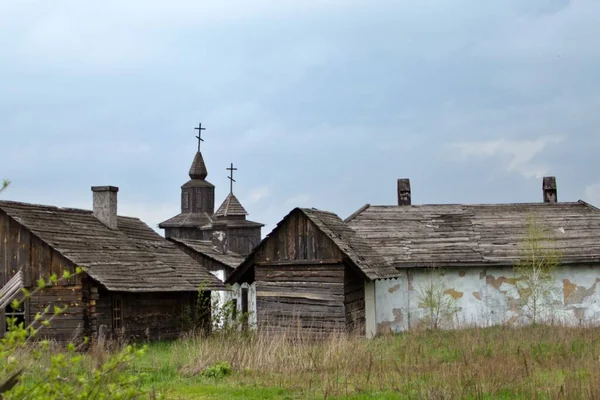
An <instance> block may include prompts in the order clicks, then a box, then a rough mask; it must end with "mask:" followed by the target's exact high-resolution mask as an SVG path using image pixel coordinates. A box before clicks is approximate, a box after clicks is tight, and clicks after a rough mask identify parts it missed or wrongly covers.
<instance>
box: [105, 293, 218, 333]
mask: <svg viewBox="0 0 600 400" xmlns="http://www.w3.org/2000/svg"><path fill="white" fill-rule="evenodd" d="M196 300H197V294H196V293H192V292H167V293H165V292H157V293H125V292H108V291H106V290H101V291H99V298H98V301H97V303H96V304H97V305H96V312H97V321H98V326H99V327H100V326H101V325H104V328H99V329H100V330H102V329H105V330H106V332H107V335H108V336H111V337H113V338H123V339H126V340H168V339H175V338H178V337H179V336H180V335H181V334H182V332H184V331H185V329H186V326H187V325H189V324H191V323H192V320H191V318H192V316H191V314H192V310H193V309H194V307H195V306H196ZM207 318H210V313H209V315H208V317H207V316H204V319H205V320H206V319H207Z"/></svg>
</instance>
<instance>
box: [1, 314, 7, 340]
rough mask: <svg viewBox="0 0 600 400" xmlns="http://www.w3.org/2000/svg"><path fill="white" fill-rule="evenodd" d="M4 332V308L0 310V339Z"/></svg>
mask: <svg viewBox="0 0 600 400" xmlns="http://www.w3.org/2000/svg"><path fill="white" fill-rule="evenodd" d="M5 332H6V318H5V316H4V308H0V339H1V338H3V337H4V334H5Z"/></svg>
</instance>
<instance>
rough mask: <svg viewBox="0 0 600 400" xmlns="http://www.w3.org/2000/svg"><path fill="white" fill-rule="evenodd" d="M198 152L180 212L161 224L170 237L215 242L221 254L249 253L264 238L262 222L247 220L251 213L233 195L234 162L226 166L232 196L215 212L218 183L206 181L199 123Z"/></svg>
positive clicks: (243, 254) (242, 254) (214, 245)
mask: <svg viewBox="0 0 600 400" xmlns="http://www.w3.org/2000/svg"><path fill="white" fill-rule="evenodd" d="M195 129H196V130H198V131H199V135H198V136H197V139H198V151H197V152H196V156H195V157H194V161H193V162H192V166H191V168H190V172H189V175H190V180H189V181H187V182H186V183H185V184H184V185H183V186H181V213H180V214H178V215H176V216H174V217H173V218H170V219H168V220H166V221H163V222H161V223H160V224H159V225H158V226H159V227H160V228H161V229H164V230H165V237H166V238H167V239H186V240H203V241H209V240H210V241H212V243H213V246H212V247H213V248H214V249H216V250H217V251H218V252H219V253H227V252H234V253H237V254H239V255H241V256H246V255H248V254H250V252H251V251H252V249H254V247H255V246H257V245H258V243H259V242H260V240H261V228H262V227H263V226H264V225H263V224H261V223H258V222H254V221H250V220H248V219H247V218H246V217H247V216H248V213H247V212H246V210H245V209H244V207H243V206H242V204H241V203H240V201H239V200H238V199H237V197H236V196H235V195H234V194H233V183H234V182H235V180H234V179H233V172H234V171H237V168H234V167H233V164H231V167H230V168H227V170H228V171H230V172H231V175H230V176H229V180H230V186H229V195H227V197H226V198H225V201H224V202H223V204H221V206H220V207H219V209H218V210H217V212H215V186H214V185H213V184H212V183H210V182H209V181H207V180H206V177H207V176H208V171H207V169H206V164H205V163H204V158H203V157H202V153H201V152H200V145H201V143H202V142H203V141H204V140H203V139H202V131H203V130H205V128H202V124H200V125H199V126H198V127H197V128H195Z"/></svg>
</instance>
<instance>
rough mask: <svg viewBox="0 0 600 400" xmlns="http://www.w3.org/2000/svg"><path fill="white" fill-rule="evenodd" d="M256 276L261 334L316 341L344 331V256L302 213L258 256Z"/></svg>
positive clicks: (284, 225)
mask: <svg viewBox="0 0 600 400" xmlns="http://www.w3.org/2000/svg"><path fill="white" fill-rule="evenodd" d="M254 274H255V277H254V280H255V282H256V308H257V322H258V328H259V329H267V330H269V331H272V332H277V333H281V332H282V331H292V332H295V331H297V330H300V331H302V333H303V334H310V335H315V336H322V335H327V334H329V333H332V332H343V331H345V330H346V325H347V323H346V311H345V307H344V302H345V300H344V297H345V285H344V276H345V265H344V262H343V254H342V252H341V251H340V250H339V248H338V247H337V246H336V245H335V244H334V243H333V242H332V241H331V240H330V239H329V238H328V237H327V236H326V235H324V234H323V233H322V232H321V231H320V230H319V229H318V228H317V227H316V226H315V225H314V224H313V222H312V221H310V220H309V219H308V218H307V217H306V215H305V214H303V213H302V212H300V211H298V212H296V213H293V214H291V215H290V216H289V217H288V218H287V219H286V220H284V221H283V222H281V223H280V225H279V226H278V228H277V229H276V230H275V231H274V232H273V233H272V234H271V236H270V238H269V240H267V241H266V242H265V243H264V244H263V246H262V247H261V248H259V249H258V250H257V251H256V258H255V265H254Z"/></svg>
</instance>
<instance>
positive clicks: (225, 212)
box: [214, 193, 248, 217]
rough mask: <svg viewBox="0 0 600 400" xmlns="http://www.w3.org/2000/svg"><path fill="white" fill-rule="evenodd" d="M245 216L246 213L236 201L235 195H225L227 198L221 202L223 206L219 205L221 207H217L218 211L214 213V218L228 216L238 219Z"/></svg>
mask: <svg viewBox="0 0 600 400" xmlns="http://www.w3.org/2000/svg"><path fill="white" fill-rule="evenodd" d="M246 215H248V212H247V211H246V209H244V206H242V203H240V201H239V200H238V199H237V197H235V195H234V194H233V193H229V194H228V195H227V197H226V198H225V201H223V204H221V207H219V209H218V210H217V212H216V213H215V215H214V216H215V217H229V216H238V217H245V216H246Z"/></svg>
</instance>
